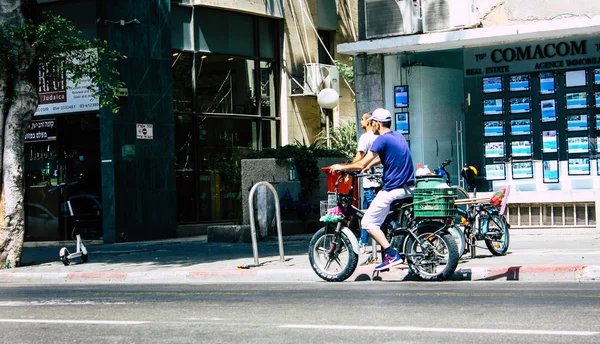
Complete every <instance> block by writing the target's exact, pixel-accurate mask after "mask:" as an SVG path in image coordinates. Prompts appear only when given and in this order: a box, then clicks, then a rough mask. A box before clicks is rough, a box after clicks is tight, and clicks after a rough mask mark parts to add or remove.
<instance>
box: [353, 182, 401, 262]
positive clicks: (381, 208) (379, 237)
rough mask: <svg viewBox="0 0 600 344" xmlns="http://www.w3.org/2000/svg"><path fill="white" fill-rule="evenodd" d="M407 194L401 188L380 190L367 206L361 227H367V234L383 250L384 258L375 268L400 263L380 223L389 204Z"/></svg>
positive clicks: (399, 257) (388, 208)
mask: <svg viewBox="0 0 600 344" xmlns="http://www.w3.org/2000/svg"><path fill="white" fill-rule="evenodd" d="M407 196H408V195H407V194H406V192H405V191H404V190H403V189H395V190H391V191H385V190H382V191H380V192H379V193H378V194H377V196H375V199H374V200H373V202H372V203H371V206H369V209H368V210H367V212H366V213H365V216H364V217H363V220H362V224H363V227H365V228H367V230H368V231H369V234H370V235H371V236H372V237H373V238H374V239H375V241H377V242H378V243H379V245H381V248H382V249H383V250H384V251H385V258H384V260H383V262H382V263H381V264H380V265H378V266H377V267H376V268H375V270H384V269H387V268H389V267H391V266H394V265H398V264H400V263H402V257H401V256H400V255H399V254H398V252H397V251H396V249H394V248H393V247H391V245H390V243H389V241H388V240H387V238H386V236H385V234H384V233H383V231H382V230H381V224H382V223H383V221H385V218H386V216H387V214H388V213H389V210H390V204H392V202H393V201H394V200H396V199H401V198H405V197H407Z"/></svg>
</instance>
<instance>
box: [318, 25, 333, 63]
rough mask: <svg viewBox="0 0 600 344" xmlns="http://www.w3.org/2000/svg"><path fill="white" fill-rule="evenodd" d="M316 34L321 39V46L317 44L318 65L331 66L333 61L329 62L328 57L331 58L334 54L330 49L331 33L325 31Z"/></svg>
mask: <svg viewBox="0 0 600 344" xmlns="http://www.w3.org/2000/svg"><path fill="white" fill-rule="evenodd" d="M318 32H319V38H321V41H322V42H323V44H321V42H319V63H322V64H328V65H331V64H333V61H331V58H330V57H329V55H331V56H333V53H334V51H333V48H332V47H333V45H332V41H333V39H332V38H331V36H332V32H331V31H325V30H319V31H318ZM328 52H329V54H328Z"/></svg>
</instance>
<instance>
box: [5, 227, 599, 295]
mask: <svg viewBox="0 0 600 344" xmlns="http://www.w3.org/2000/svg"><path fill="white" fill-rule="evenodd" d="M510 234H511V238H510V248H509V254H507V255H506V256H503V257H495V256H492V255H491V254H490V253H489V251H488V250H487V249H486V248H485V244H484V243H483V242H482V244H483V245H484V248H478V250H477V254H478V256H477V258H475V259H470V256H469V255H468V254H467V255H465V256H463V257H462V258H461V261H460V263H459V265H458V268H457V270H456V272H455V274H454V276H453V280H456V281H460V280H495V281H507V280H509V281H600V233H598V232H597V230H596V229H583V228H574V229H560V230H557V229H527V230H516V229H515V230H512V231H511V233H510ZM310 237H311V236H310V235H298V236H290V237H284V240H283V242H284V256H285V261H284V262H280V257H279V248H278V244H277V240H276V238H273V239H272V240H271V241H265V242H260V243H259V244H258V254H259V263H260V264H259V266H254V256H253V252H252V245H251V244H231V243H207V242H206V236H199V237H191V238H179V239H170V240H161V241H147V242H131V243H118V244H98V245H88V246H87V248H88V253H89V260H88V262H87V263H84V264H82V263H81V261H80V259H74V261H73V263H72V265H70V266H64V265H63V264H62V262H60V260H59V249H60V247H62V246H64V245H59V243H54V245H49V246H48V244H46V243H27V244H26V247H25V248H24V249H23V257H22V265H24V266H22V267H19V268H16V269H9V270H0V283H36V284H42V283H131V284H135V283H142V284H144V283H234V282H238V283H244V282H294V281H298V282H318V281H322V280H321V279H320V278H319V277H318V276H317V275H316V274H315V273H314V272H313V270H312V269H311V268H310V265H309V262H308V255H307V251H308V243H309V241H310ZM67 248H68V249H69V250H70V251H74V244H69V245H67ZM366 258H367V256H366V255H363V256H361V257H360V258H359V263H360V262H363V261H365V260H366ZM374 266H375V265H374V264H371V265H367V266H359V267H358V268H357V270H356V272H355V273H354V274H353V275H352V276H351V277H350V278H349V279H348V280H347V281H365V280H371V274H372V271H373V268H374ZM380 277H381V278H380V279H381V280H384V281H403V280H414V277H411V276H408V275H407V267H406V266H405V265H401V266H400V268H394V269H392V271H390V272H386V273H382V274H380Z"/></svg>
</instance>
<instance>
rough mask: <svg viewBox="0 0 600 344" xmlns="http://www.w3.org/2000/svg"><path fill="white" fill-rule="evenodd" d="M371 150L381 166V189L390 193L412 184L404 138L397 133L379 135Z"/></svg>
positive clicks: (412, 172)
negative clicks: (379, 160)
mask: <svg viewBox="0 0 600 344" xmlns="http://www.w3.org/2000/svg"><path fill="white" fill-rule="evenodd" d="M371 150H372V151H373V152H375V153H377V154H378V155H379V158H380V159H381V164H382V165H383V189H384V190H386V191H390V190H393V189H398V188H401V187H402V186H403V185H404V184H406V183H409V182H414V180H415V174H414V168H413V162H412V156H411V154H410V149H409V148H408V143H407V142H406V139H405V138H404V136H403V135H402V134H401V133H399V132H397V131H388V132H387V133H385V134H383V135H379V136H378V137H377V138H376V139H375V141H373V145H372V146H371Z"/></svg>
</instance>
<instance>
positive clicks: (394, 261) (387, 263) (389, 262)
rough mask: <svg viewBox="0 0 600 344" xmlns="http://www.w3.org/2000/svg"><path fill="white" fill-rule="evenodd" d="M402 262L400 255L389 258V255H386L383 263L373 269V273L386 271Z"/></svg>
mask: <svg viewBox="0 0 600 344" xmlns="http://www.w3.org/2000/svg"><path fill="white" fill-rule="evenodd" d="M402 262H404V259H402V256H401V255H400V254H397V255H395V256H390V255H389V254H386V255H385V258H384V259H383V262H382V263H381V264H379V265H377V266H376V267H375V271H381V270H386V269H388V268H390V267H392V266H396V265H398V264H402Z"/></svg>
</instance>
